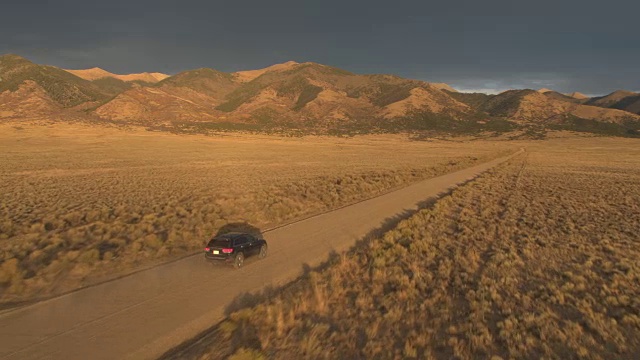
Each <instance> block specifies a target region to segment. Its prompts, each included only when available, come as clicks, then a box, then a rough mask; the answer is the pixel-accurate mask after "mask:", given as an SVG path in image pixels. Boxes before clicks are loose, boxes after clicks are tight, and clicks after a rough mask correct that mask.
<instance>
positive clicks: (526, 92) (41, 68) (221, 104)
mask: <svg viewBox="0 0 640 360" xmlns="http://www.w3.org/2000/svg"><path fill="white" fill-rule="evenodd" d="M87 71H88V72H86V73H81V74H80V75H83V76H85V77H87V78H92V77H93V78H95V79H94V80H87V79H83V78H81V77H79V76H76V75H74V74H73V73H71V72H68V71H65V70H62V69H59V68H56V67H52V66H46V65H37V64H34V63H32V62H30V61H28V60H27V59H24V58H21V57H19V56H16V55H5V56H2V57H0V78H2V80H0V93H2V95H3V96H2V97H0V111H3V112H0V119H1V118H2V117H3V115H6V116H4V117H10V116H9V115H7V114H9V113H10V110H2V109H8V108H10V107H11V106H17V105H16V104H19V103H20V97H21V96H22V97H23V98H24V99H23V100H24V101H23V102H25V103H29V102H32V103H33V104H39V105H38V106H34V109H38V110H37V111H35V110H34V114H35V113H38V114H40V115H42V116H44V115H43V114H45V115H46V112H47V111H49V112H52V113H54V112H59V111H58V109H57V108H56V106H59V107H60V108H62V109H69V110H70V111H72V110H75V111H76V113H75V114H76V115H73V116H80V115H81V114H85V115H86V116H94V117H97V118H102V119H106V120H109V121H117V122H122V123H130V124H138V125H144V126H148V127H160V128H174V129H185V127H188V128H190V129H192V130H193V131H205V130H206V129H212V128H219V127H220V126H223V125H224V126H227V125H229V124H235V125H233V127H234V128H236V127H237V126H241V127H243V128H254V129H270V128H274V129H306V130H304V131H311V132H320V133H327V132H329V133H331V132H336V131H337V132H344V131H347V132H355V133H361V132H371V131H373V132H379V131H438V132H460V131H466V132H476V133H477V132H482V131H493V132H495V131H510V130H513V129H515V128H532V127H533V128H536V129H544V128H547V127H561V128H562V127H564V128H566V129H583V130H585V131H592V130H593V131H596V132H597V131H601V130H602V129H605V130H606V131H608V132H611V133H615V134H618V135H620V134H622V135H624V134H627V133H628V134H632V135H633V134H635V133H636V132H637V131H638V130H640V116H639V115H638V114H634V113H632V112H629V111H625V109H616V108H609V107H606V106H599V107H598V106H597V105H598V103H597V101H598V100H600V102H601V103H603V102H606V101H609V102H607V103H606V104H605V105H610V106H612V104H613V102H612V101H613V100H616V101H618V103H619V101H621V100H624V99H627V100H629V99H631V100H634V101H635V98H633V96H635V93H631V94H628V93H617V94H616V95H615V96H610V97H609V99H605V100H602V98H600V99H597V98H594V99H595V100H594V99H577V98H576V96H569V95H566V94H561V93H559V92H556V91H553V90H549V89H539V90H530V89H523V90H508V91H505V92H502V93H500V94H497V95H488V94H479V93H476V94H473V93H458V92H457V91H455V89H453V88H452V87H450V86H449V85H447V84H444V83H429V82H425V81H421V80H415V79H406V78H402V77H399V76H396V75H389V74H355V73H352V72H349V71H347V70H343V69H340V68H336V67H332V66H328V65H323V64H318V63H314V62H303V63H298V62H295V61H289V62H286V63H282V64H275V65H272V66H268V67H266V68H262V69H257V70H246V71H237V72H233V73H226V72H222V71H218V70H215V69H211V68H200V69H193V70H187V71H183V72H180V73H177V74H175V75H172V76H168V77H166V78H164V79H162V80H159V81H157V82H153V83H151V82H145V81H141V80H134V81H124V80H122V79H118V78H117V77H112V76H111V75H109V74H111V73H108V72H107V71H105V70H103V69H100V68H92V69H87ZM105 74H107V76H104V75H105ZM112 75H113V74H112ZM24 84H26V85H25V86H23V88H22V90H21V91H18V90H19V89H20V86H22V85H24ZM5 93H6V94H5ZM43 94H44V95H43ZM572 95H575V93H574V94H572ZM623 95H625V96H623ZM603 98H604V97H603ZM614 98H615V99H614ZM2 99H5V100H2ZM47 99H49V100H51V101H52V102H49V101H48V100H47ZM3 101H4V103H3ZM590 102H594V103H593V104H587V103H590ZM610 102H611V103H610ZM8 104H12V105H8ZM51 104H54V105H55V106H52V105H51ZM633 104H635V103H634V102H633V101H632V102H631V103H630V104H627V105H632V106H635V105H633ZM638 104H640V102H639V103H638ZM592 105H596V106H592ZM601 105H602V104H601ZM20 108H21V109H22V110H21V112H19V113H16V112H12V113H11V114H13V115H11V116H13V117H21V116H26V115H25V114H26V113H25V112H27V113H28V112H29V107H20ZM64 113H65V114H67V112H64ZM78 114H80V115H78ZM225 124H227V125H225ZM541 131H542V130H541Z"/></svg>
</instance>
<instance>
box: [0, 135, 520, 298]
mask: <svg viewBox="0 0 640 360" xmlns="http://www.w3.org/2000/svg"><path fill="white" fill-rule="evenodd" d="M96 129H99V128H91V127H82V126H80V125H73V126H71V125H67V127H65V126H62V125H55V126H49V127H46V126H39V127H33V126H29V125H26V124H23V125H21V126H19V127H9V126H6V127H4V128H2V131H0V137H1V141H0V163H1V164H2V167H1V168H0V181H1V182H2V184H3V189H4V190H3V191H2V192H0V299H1V303H3V304H4V306H8V305H10V304H12V303H15V302H20V301H25V300H32V299H38V298H44V297H47V296H51V295H54V294H59V293H63V292H66V291H69V290H73V289H76V288H79V287H82V286H86V285H89V284H92V283H95V282H98V281H102V280H106V279H109V278H114V277H116V276H119V275H122V274H125V273H127V272H131V271H134V270H136V269H140V268H142V267H145V266H150V265H153V264H155V263H159V262H162V261H167V260H170V259H174V258H178V257H181V256H184V255H186V254H190V253H193V252H194V251H197V250H199V249H200V248H201V247H202V246H203V244H204V243H205V242H206V240H207V239H208V238H209V237H210V236H211V235H212V234H214V233H215V232H216V231H217V230H218V229H220V228H221V227H223V226H225V225H227V224H229V223H237V222H247V223H249V224H251V225H253V226H256V227H258V228H260V229H262V230H265V229H267V228H269V227H272V226H275V225H278V224H281V223H284V222H287V221H291V220H294V219H297V218H301V217H305V216H309V215H312V214H316V213H319V212H323V211H326V210H330V209H333V208H337V207H340V206H344V205H347V204H350V203H353V202H356V201H359V200H362V199H365V198H369V197H372V196H375V195H376V194H380V193H382V192H385V191H388V190H390V189H394V188H396V187H399V186H403V185H406V184H409V183H412V182H415V181H418V180H421V179H425V178H429V177H433V176H437V175H441V174H444V173H447V172H451V171H455V170H458V169H462V168H465V167H468V166H471V165H473V164H476V163H479V162H483V161H487V160H489V159H491V158H494V157H497V156H500V155H504V154H506V153H508V152H510V151H512V150H513V149H514V148H515V147H514V146H511V145H508V144H505V143H486V144H485V143H482V142H475V143H472V142H466V143H462V142H446V141H432V142H429V141H422V142H415V141H414V142H412V141H408V140H406V139H403V138H401V137H388V136H387V137H369V138H354V139H340V138H313V137H307V138H276V137H267V136H261V137H260V136H253V137H252V136H218V137H204V136H176V135H164V134H158V133H150V132H139V133H127V132H124V131H120V130H115V129H113V130H106V129H103V130H96ZM101 131H103V133H101Z"/></svg>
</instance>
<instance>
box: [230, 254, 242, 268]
mask: <svg viewBox="0 0 640 360" xmlns="http://www.w3.org/2000/svg"><path fill="white" fill-rule="evenodd" d="M242 265H244V254H243V253H238V254H237V255H236V257H235V258H234V259H233V267H234V268H236V269H240V268H241V267H242Z"/></svg>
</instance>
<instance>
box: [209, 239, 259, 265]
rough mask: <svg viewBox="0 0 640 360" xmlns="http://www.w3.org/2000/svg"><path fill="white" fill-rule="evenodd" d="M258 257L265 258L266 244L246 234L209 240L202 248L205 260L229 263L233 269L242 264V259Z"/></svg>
mask: <svg viewBox="0 0 640 360" xmlns="http://www.w3.org/2000/svg"><path fill="white" fill-rule="evenodd" d="M253 255H258V258H259V259H264V258H265V257H266V256H267V242H266V241H265V240H264V239H262V238H259V237H256V236H254V235H251V234H248V233H241V232H232V233H226V234H224V235H218V236H216V237H214V238H213V239H211V240H210V241H209V243H208V244H207V247H206V248H204V257H205V259H207V260H209V261H212V262H222V263H231V264H233V266H234V267H235V268H240V267H242V265H243V264H244V259H245V258H247V257H249V256H253Z"/></svg>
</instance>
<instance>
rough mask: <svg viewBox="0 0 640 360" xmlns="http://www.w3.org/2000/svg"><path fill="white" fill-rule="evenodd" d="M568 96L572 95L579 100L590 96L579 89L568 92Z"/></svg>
mask: <svg viewBox="0 0 640 360" xmlns="http://www.w3.org/2000/svg"><path fill="white" fill-rule="evenodd" d="M567 96H571V97H572V98H574V99H578V100H584V99H588V98H589V97H588V96H587V95H585V94H583V93H580V92H577V91H575V92H572V93H570V94H567Z"/></svg>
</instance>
